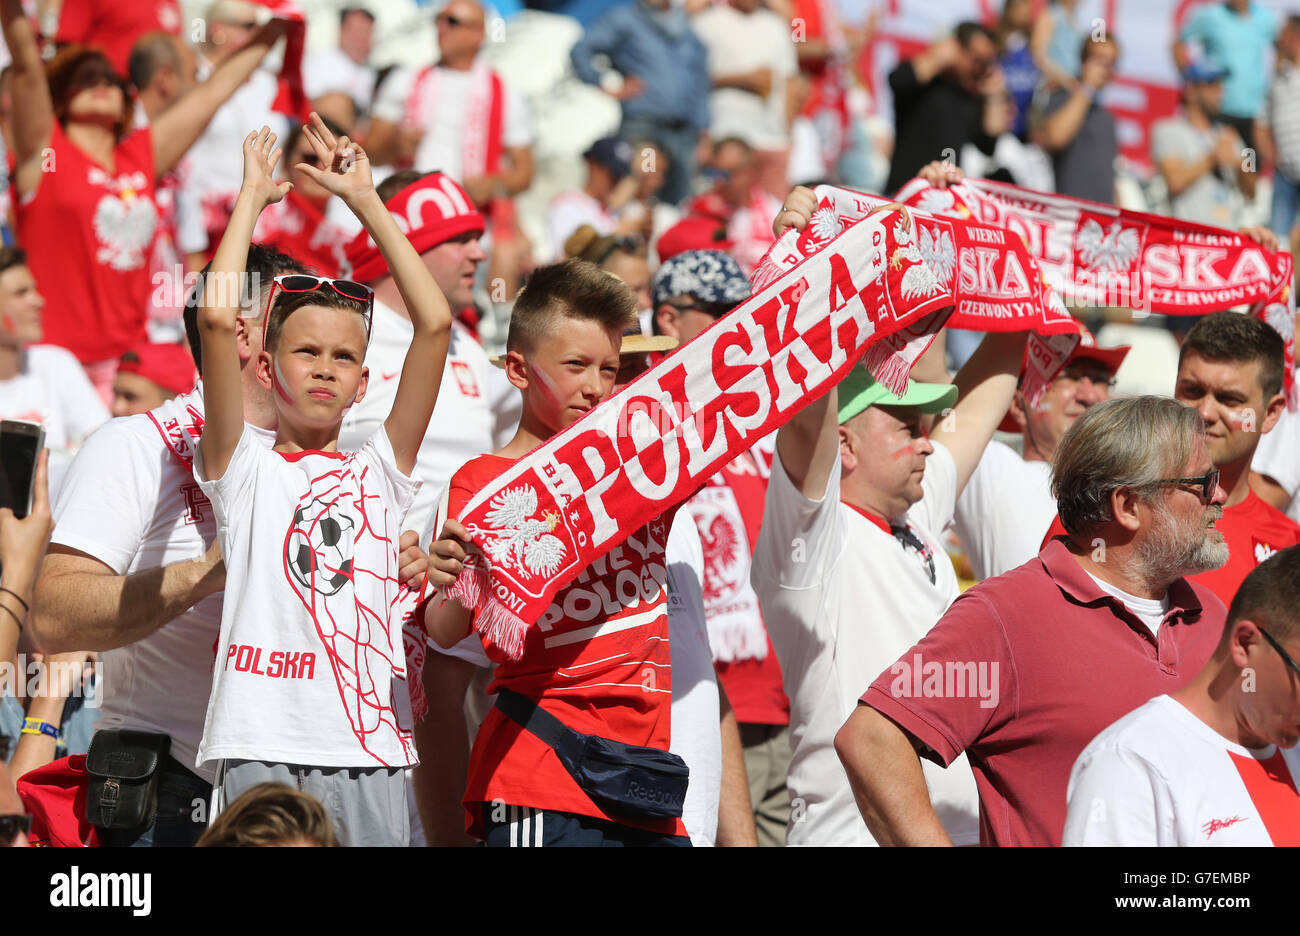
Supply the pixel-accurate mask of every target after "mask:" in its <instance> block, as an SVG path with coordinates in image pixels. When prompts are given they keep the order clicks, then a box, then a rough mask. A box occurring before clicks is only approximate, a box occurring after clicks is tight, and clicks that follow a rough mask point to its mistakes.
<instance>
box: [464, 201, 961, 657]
mask: <svg viewBox="0 0 1300 936" xmlns="http://www.w3.org/2000/svg"><path fill="white" fill-rule="evenodd" d="M915 223H916V222H915V221H914V220H912V219H910V218H909V217H908V215H907V213H906V212H904V211H900V210H886V211H881V212H878V213H876V214H874V215H871V216H870V217H867V218H864V219H862V220H861V221H860V222H858V223H856V224H853V225H849V226H846V227H845V228H844V229H843V230H842V231H841V232H840V233H839V234H838V235H837V236H835V237H832V238H830V239H829V240H828V241H827V242H826V243H825V244H824V245H823V248H822V249H821V250H820V251H818V252H817V253H815V254H813V255H812V256H810V257H807V258H805V259H804V260H803V261H802V262H800V263H798V264H797V265H795V266H794V267H793V268H792V269H791V270H789V271H788V272H786V273H784V274H783V275H781V276H780V277H778V278H777V279H776V280H775V281H774V282H771V283H769V284H768V285H767V287H766V288H765V289H762V290H760V291H758V292H756V293H755V294H754V295H752V296H751V297H750V298H749V299H747V300H746V301H745V302H743V303H742V304H741V305H739V306H737V307H736V308H735V309H733V310H732V311H731V312H730V313H728V314H727V315H726V316H724V317H723V318H721V319H720V320H719V321H718V322H717V323H715V324H714V325H713V326H712V327H710V328H709V329H708V330H707V331H705V332H704V333H703V334H701V335H700V336H699V337H698V338H696V339H695V340H694V341H692V342H690V343H689V344H687V345H685V346H683V347H682V348H681V349H679V350H678V351H676V352H675V353H673V354H672V355H669V356H668V357H667V358H665V359H664V360H663V361H661V362H660V363H658V364H657V365H655V366H654V367H653V368H652V369H651V370H649V371H647V372H646V373H645V374H643V375H642V376H640V377H639V378H637V379H636V380H634V381H633V382H632V383H631V384H629V385H628V386H627V387H625V388H624V389H623V390H621V391H620V392H619V393H617V394H615V395H614V396H613V397H611V398H610V399H609V400H607V401H605V402H604V403H603V404H601V405H600V406H598V407H596V408H595V409H594V410H592V411H591V412H590V413H588V414H587V415H586V416H584V417H583V418H582V419H580V420H579V421H578V422H576V423H574V424H573V425H572V426H570V427H569V428H567V429H566V430H564V431H563V432H561V433H559V434H557V435H556V436H555V437H553V438H552V439H550V440H549V441H548V442H546V443H545V444H544V445H542V446H540V447H539V448H537V449H536V450H534V451H533V452H532V453H530V454H529V455H527V456H525V457H524V458H522V459H520V460H519V461H518V462H516V463H515V464H514V465H513V466H511V468H510V469H509V470H508V471H506V472H505V473H503V474H502V475H501V476H500V477H498V478H497V479H496V480H495V481H494V482H493V483H492V484H490V485H489V486H487V487H486V488H484V489H483V490H482V491H480V492H479V493H478V494H476V495H475V496H474V497H473V498H472V499H471V500H470V501H469V503H468V504H466V506H465V509H464V510H463V511H461V514H460V516H459V517H458V518H457V519H458V520H459V521H460V522H461V523H462V524H464V525H465V527H466V528H467V529H468V530H469V532H470V534H471V536H472V537H473V538H474V541H475V542H476V543H477V544H478V546H479V547H480V548H481V549H482V551H483V552H482V553H481V554H480V553H475V554H471V556H470V557H469V559H467V560H466V563H465V570H464V571H463V572H462V573H461V575H460V577H459V578H458V579H457V580H456V584H455V585H454V586H452V588H451V592H450V594H451V596H452V597H454V598H455V599H456V600H457V601H459V602H460V603H461V604H462V605H464V606H465V607H467V608H477V609H479V612H480V613H479V614H478V615H477V617H476V620H475V627H476V628H477V629H479V630H480V632H482V633H483V634H484V635H485V636H487V637H488V638H490V639H491V641H492V642H493V643H495V644H496V645H497V646H500V647H501V648H502V649H503V650H505V652H506V653H507V654H509V655H511V656H514V657H516V658H517V657H518V656H519V655H520V654H522V652H523V646H524V636H525V633H526V631H527V628H528V627H529V626H530V625H531V624H532V622H534V621H536V620H537V619H538V618H539V617H541V615H542V613H543V612H544V611H545V610H546V608H547V607H548V605H549V604H550V602H551V599H552V598H553V597H554V596H555V594H556V593H557V592H558V591H559V590H560V589H562V588H563V587H564V586H565V585H566V584H568V583H569V582H570V581H571V580H572V579H573V578H574V577H575V576H577V575H578V574H579V573H580V572H581V571H582V570H583V569H584V568H586V567H587V566H588V565H590V564H591V563H592V562H593V561H594V560H596V559H598V558H599V557H600V556H602V555H604V554H605V553H606V552H607V551H608V550H610V549H611V548H613V547H614V546H615V545H618V544H619V543H621V542H623V540H624V539H626V538H627V535H628V534H629V533H630V532H631V531H633V530H636V529H639V528H640V527H642V526H644V525H645V524H646V523H649V522H651V521H653V520H654V519H655V518H657V517H659V516H661V515H662V514H663V513H664V511H665V510H667V509H668V508H670V507H672V506H673V505H674V504H677V503H679V502H681V501H683V500H685V499H686V498H687V497H689V496H691V495H692V494H693V493H694V492H695V491H697V490H699V488H700V487H701V486H702V485H703V484H704V483H705V482H706V481H707V480H708V479H709V478H710V477H712V476H713V475H714V474H715V473H717V471H718V470H719V469H720V468H722V466H723V465H725V464H726V463H727V462H728V461H730V460H731V459H732V458H734V457H735V456H736V455H738V454H740V453H741V452H743V451H745V450H746V449H748V448H750V447H751V446H753V445H754V444H755V443H756V442H758V440H760V439H761V438H763V437H764V436H766V435H767V434H769V433H771V432H773V431H775V430H776V429H778V428H779V427H780V426H782V425H783V424H785V423H786V422H787V421H789V419H790V418H791V417H793V416H794V415H795V413H797V412H798V411H799V410H801V409H802V408H803V407H804V406H805V405H806V404H807V403H808V402H809V401H811V400H814V399H816V398H817V397H819V396H821V395H822V394H823V393H825V392H826V391H828V390H829V389H830V388H831V387H832V386H834V385H836V384H837V383H839V381H840V380H841V379H842V378H843V377H844V376H845V375H846V374H847V373H848V372H849V370H850V368H852V367H853V366H854V365H855V364H856V363H857V362H858V361H859V360H860V359H862V358H863V357H864V356H865V355H867V354H868V353H869V349H871V348H872V347H873V346H874V345H877V344H878V343H879V342H880V341H881V340H882V339H883V338H885V337H886V336H888V335H891V334H894V333H896V332H897V331H899V330H900V329H902V328H904V327H906V326H908V325H910V324H911V323H913V322H917V321H920V320H927V319H928V320H930V321H931V324H930V325H929V326H928V328H929V329H930V330H937V328H938V327H939V324H940V323H941V322H942V320H943V319H944V318H946V316H947V314H948V311H949V308H950V307H951V306H952V302H953V297H952V293H951V291H949V290H948V289H947V288H946V287H945V286H944V284H943V283H941V282H939V281H938V280H937V279H935V278H934V277H930V280H929V281H928V282H927V284H926V285H925V287H924V288H923V289H920V290H917V289H916V288H913V287H912V286H909V287H905V285H904V284H905V283H908V284H912V283H913V277H912V276H909V274H910V273H911V271H912V270H913V269H915V268H917V267H920V266H923V265H924V260H922V259H921V258H919V257H917V258H915V259H913V258H912V257H911V256H909V254H908V252H907V251H906V250H905V249H904V248H905V245H906V244H910V243H911V238H912V236H914V235H913V234H911V233H909V227H910V226H914V225H915ZM905 290H906V291H905ZM906 377H907V371H906V369H903V370H902V371H901V379H902V380H906ZM520 517H522V518H523V519H520ZM489 557H492V558H491V559H489Z"/></svg>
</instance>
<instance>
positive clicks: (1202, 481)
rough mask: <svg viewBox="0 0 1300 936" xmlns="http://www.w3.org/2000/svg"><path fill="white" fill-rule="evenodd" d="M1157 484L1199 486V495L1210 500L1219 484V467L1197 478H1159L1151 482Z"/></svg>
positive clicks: (1153, 484)
mask: <svg viewBox="0 0 1300 936" xmlns="http://www.w3.org/2000/svg"><path fill="white" fill-rule="evenodd" d="M1157 484H1191V485H1194V486H1199V487H1200V489H1201V497H1202V498H1203V499H1204V500H1207V501H1210V500H1213V499H1214V491H1215V489H1216V488H1217V487H1218V486H1219V469H1218V468H1215V469H1214V470H1213V471H1211V472H1210V473H1209V474H1206V475H1201V476H1200V477H1197V478H1161V479H1160V480H1159V481H1152V482H1151V485H1152V486H1153V487H1154V486H1155V485H1157Z"/></svg>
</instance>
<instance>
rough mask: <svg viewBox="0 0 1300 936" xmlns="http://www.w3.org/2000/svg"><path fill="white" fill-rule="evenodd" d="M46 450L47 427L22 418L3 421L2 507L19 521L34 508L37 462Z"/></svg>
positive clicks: (0, 431) (0, 428) (0, 427)
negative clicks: (7, 509)
mask: <svg viewBox="0 0 1300 936" xmlns="http://www.w3.org/2000/svg"><path fill="white" fill-rule="evenodd" d="M44 447H45V427H44V426H42V425H41V424H40V423H34V422H27V421H26V420H23V419H4V420H0V507H8V508H9V509H10V510H12V511H13V512H14V516H15V517H18V518H19V519H20V520H21V519H22V518H23V517H26V516H27V514H28V513H30V512H31V509H32V489H33V486H34V484H35V481H36V459H37V457H38V456H39V455H40V454H41V449H43V448H44Z"/></svg>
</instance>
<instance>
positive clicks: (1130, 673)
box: [835, 396, 1228, 845]
mask: <svg viewBox="0 0 1300 936" xmlns="http://www.w3.org/2000/svg"><path fill="white" fill-rule="evenodd" d="M1052 474H1053V477H1052V491H1053V494H1054V495H1055V496H1056V498H1057V507H1058V510H1059V514H1060V518H1061V522H1062V523H1063V525H1064V527H1065V529H1066V531H1067V533H1066V535H1065V536H1062V537H1058V538H1056V539H1053V540H1051V541H1050V542H1048V543H1047V544H1046V545H1045V546H1044V547H1043V550H1042V551H1041V552H1040V553H1039V554H1038V556H1037V557H1036V558H1034V559H1032V560H1030V561H1029V562H1027V563H1025V564H1024V565H1022V566H1020V567H1018V568H1016V569H1013V570H1012V571H1010V572H1008V573H1006V574H1005V575H1001V576H997V577H995V578H991V579H988V580H987V581H985V582H983V583H981V584H980V585H977V586H976V587H975V588H972V589H970V590H969V591H967V592H966V593H965V594H963V595H962V596H961V597H960V598H958V599H957V600H956V601H955V602H954V603H953V605H952V607H951V608H949V610H948V611H947V613H945V614H944V616H943V617H942V618H940V619H939V622H938V623H937V624H936V625H935V626H934V628H933V629H931V630H930V632H929V633H928V634H927V635H926V636H925V637H924V638H923V639H922V640H921V642H920V643H918V644H916V646H914V647H913V648H912V649H910V650H908V651H907V652H906V653H905V654H904V655H903V656H902V657H901V658H900V659H899V660H898V662H896V663H895V664H894V665H893V666H891V667H890V668H889V669H888V670H887V671H885V672H884V673H882V674H881V675H880V676H879V677H878V678H877V679H876V681H875V682H874V683H873V684H872V685H871V686H870V688H868V689H867V690H866V692H865V693H864V694H863V696H862V698H861V700H860V702H859V704H858V707H857V710H856V711H855V712H854V713H853V715H852V716H850V717H849V720H848V721H847V722H846V723H845V724H844V727H843V728H841V729H840V732H839V734H838V735H837V736H836V738H835V749H836V751H837V752H838V753H839V756H840V759H841V760H842V761H843V763H844V767H845V769H846V771H847V772H848V775H849V781H850V784H851V785H852V787H853V792H854V796H855V797H856V799H857V802H858V808H859V809H860V810H861V811H862V816H863V819H864V820H865V821H866V824H867V827H868V828H869V829H870V830H871V833H872V835H873V836H874V837H875V838H876V840H877V841H878V842H880V843H882V844H900V845H904V844H916V845H922V844H939V845H943V844H949V841H948V838H947V836H946V835H945V834H944V830H943V826H942V825H941V824H940V821H939V818H938V816H937V815H936V814H935V811H934V808H933V806H932V805H931V802H930V797H929V794H928V791H927V788H926V784H925V780H924V778H923V775H922V772H921V762H920V758H921V757H926V758H929V759H930V760H933V761H936V762H938V763H939V764H941V765H943V766H947V765H948V764H950V763H952V761H953V760H954V759H956V757H957V756H958V755H959V754H961V753H963V752H965V753H966V754H967V757H968V759H969V761H970V765H971V768H972V770H973V771H974V774H975V782H976V786H977V788H978V789H979V795H980V842H981V844H984V845H1059V844H1061V836H1062V832H1063V829H1064V825H1065V813H1066V796H1065V794H1066V785H1067V783H1068V780H1069V774H1070V768H1071V767H1072V766H1073V764H1074V761H1075V759H1076V758H1077V757H1078V756H1079V753H1080V752H1081V751H1082V750H1083V748H1084V746H1085V745H1086V744H1087V743H1088V742H1089V741H1091V740H1092V738H1093V737H1095V736H1096V735H1097V734H1098V733H1099V732H1100V731H1101V730H1102V729H1103V728H1105V727H1106V726H1107V725H1109V724H1110V723H1111V722H1114V721H1115V720H1116V719H1118V718H1120V717H1121V716H1123V715H1125V714H1127V713H1128V712H1130V711H1132V710H1133V709H1135V708H1137V707H1138V706H1139V705H1141V704H1142V703H1144V702H1146V701H1147V700H1148V699H1150V698H1152V697H1153V696H1157V695H1161V694H1163V693H1169V692H1173V691H1176V690H1178V689H1179V688H1181V687H1182V686H1183V685H1184V684H1186V683H1187V682H1188V681H1189V680H1190V679H1191V678H1192V677H1193V676H1195V675H1196V673H1197V672H1198V671H1199V670H1200V668H1201V667H1202V666H1203V665H1204V664H1205V662H1206V661H1207V660H1208V659H1209V658H1210V655H1211V654H1212V653H1213V652H1214V649H1215V646H1216V645H1217V643H1218V641H1219V637H1220V635H1221V634H1222V632H1223V623H1224V618H1225V611H1224V606H1223V603H1222V602H1221V601H1219V599H1218V598H1216V597H1215V596H1214V594H1213V593H1212V592H1211V591H1209V590H1208V589H1206V588H1205V587H1204V586H1202V585H1199V584H1193V583H1190V582H1188V581H1187V579H1186V576H1189V575H1194V574H1196V573H1198V572H1203V571H1205V570H1207V569H1212V568H1216V567H1218V566H1221V565H1223V563H1224V562H1226V561H1227V558H1228V550H1227V547H1226V545H1225V544H1224V541H1223V535H1222V534H1221V533H1219V531H1218V530H1216V529H1215V521H1216V520H1217V519H1218V518H1219V517H1220V516H1221V515H1222V512H1223V511H1222V506H1221V505H1222V504H1223V503H1224V501H1225V499H1226V497H1227V495H1226V494H1225V492H1224V490H1223V488H1222V487H1220V486H1219V472H1218V470H1217V469H1216V468H1215V467H1214V465H1213V463H1212V459H1211V454H1210V447H1209V445H1208V444H1207V437H1206V430H1205V423H1204V421H1203V420H1202V419H1201V416H1200V415H1199V414H1198V413H1197V412H1196V410H1194V409H1192V408H1191V407H1188V406H1184V405H1183V404H1181V403H1179V402H1177V401H1175V400H1171V399H1167V398H1163V397H1154V396H1144V397H1133V398H1129V399H1123V400H1109V401H1106V402H1104V403H1099V404H1097V405H1096V406H1093V407H1091V408H1090V409H1089V410H1088V412H1086V413H1085V414H1084V415H1082V416H1080V417H1079V419H1078V420H1077V421H1076V422H1075V424H1074V425H1073V426H1072V427H1071V428H1070V430H1069V432H1067V433H1066V435H1065V437H1064V438H1063V439H1062V440H1061V443H1060V445H1059V446H1058V447H1057V451H1056V455H1055V458H1054V462H1053V471H1052ZM989 689H991V690H992V692H989V691H988V690H989Z"/></svg>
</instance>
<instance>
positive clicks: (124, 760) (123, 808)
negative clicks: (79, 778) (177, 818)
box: [86, 729, 172, 831]
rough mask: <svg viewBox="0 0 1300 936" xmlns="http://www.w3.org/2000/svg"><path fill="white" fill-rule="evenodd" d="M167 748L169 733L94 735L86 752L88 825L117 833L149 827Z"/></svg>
mask: <svg viewBox="0 0 1300 936" xmlns="http://www.w3.org/2000/svg"><path fill="white" fill-rule="evenodd" d="M171 745H172V739H171V738H170V737H168V736H167V735H165V734H154V733H153V732H149V731H126V730H117V731H115V730H111V729H110V730H102V731H96V732H95V734H94V736H93V737H92V738H91V739H90V751H89V752H88V753H87V754H86V773H88V774H90V789H89V791H88V792H87V794H86V819H87V820H88V821H89V822H90V824H91V825H93V826H95V827H96V828H99V829H112V830H121V831H125V830H128V829H140V828H146V827H148V826H151V825H153V821H154V817H155V816H156V815H157V812H158V783H159V781H160V780H161V779H162V765H163V760H164V759H165V758H166V757H167V752H168V751H169V750H171Z"/></svg>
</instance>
